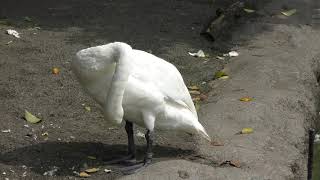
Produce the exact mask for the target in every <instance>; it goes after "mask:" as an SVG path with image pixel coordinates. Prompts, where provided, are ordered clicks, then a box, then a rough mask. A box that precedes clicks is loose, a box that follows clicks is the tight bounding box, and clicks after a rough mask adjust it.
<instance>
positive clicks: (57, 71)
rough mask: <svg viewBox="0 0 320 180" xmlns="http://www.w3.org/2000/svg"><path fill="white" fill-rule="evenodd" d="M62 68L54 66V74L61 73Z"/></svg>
mask: <svg viewBox="0 0 320 180" xmlns="http://www.w3.org/2000/svg"><path fill="white" fill-rule="evenodd" d="M59 72H60V70H59V68H57V67H54V68H52V74H59Z"/></svg>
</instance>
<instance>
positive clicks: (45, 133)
mask: <svg viewBox="0 0 320 180" xmlns="http://www.w3.org/2000/svg"><path fill="white" fill-rule="evenodd" d="M48 135H49V133H48V132H44V133H42V134H41V136H48Z"/></svg>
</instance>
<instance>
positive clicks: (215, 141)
mask: <svg viewBox="0 0 320 180" xmlns="http://www.w3.org/2000/svg"><path fill="white" fill-rule="evenodd" d="M210 144H211V145H212V146H224V144H223V142H221V141H219V140H213V141H211V143H210Z"/></svg>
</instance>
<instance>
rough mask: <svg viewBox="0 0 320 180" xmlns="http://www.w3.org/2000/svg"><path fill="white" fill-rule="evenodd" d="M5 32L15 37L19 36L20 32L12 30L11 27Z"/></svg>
mask: <svg viewBox="0 0 320 180" xmlns="http://www.w3.org/2000/svg"><path fill="white" fill-rule="evenodd" d="M7 34H9V35H12V36H14V37H16V38H20V34H19V33H18V32H17V31H16V30H13V29H8V30H7Z"/></svg>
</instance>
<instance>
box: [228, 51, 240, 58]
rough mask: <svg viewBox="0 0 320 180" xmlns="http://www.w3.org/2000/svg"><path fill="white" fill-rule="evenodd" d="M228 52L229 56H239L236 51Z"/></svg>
mask: <svg viewBox="0 0 320 180" xmlns="http://www.w3.org/2000/svg"><path fill="white" fill-rule="evenodd" d="M228 54H229V56H230V57H236V56H239V53H238V52H236V51H230V52H229V53H228Z"/></svg>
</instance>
